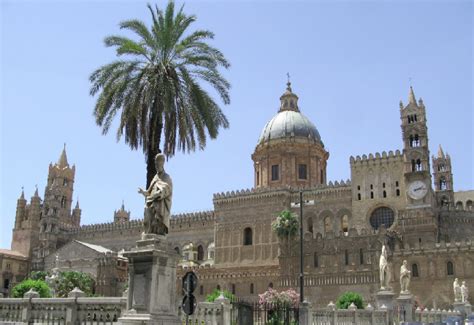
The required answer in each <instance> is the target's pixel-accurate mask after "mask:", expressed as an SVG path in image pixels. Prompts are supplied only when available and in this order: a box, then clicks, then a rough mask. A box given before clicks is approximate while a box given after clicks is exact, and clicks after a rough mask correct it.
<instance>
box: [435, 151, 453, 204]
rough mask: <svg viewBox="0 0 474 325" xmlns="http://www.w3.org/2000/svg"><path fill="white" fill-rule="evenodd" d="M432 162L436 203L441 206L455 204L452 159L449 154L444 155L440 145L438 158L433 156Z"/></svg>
mask: <svg viewBox="0 0 474 325" xmlns="http://www.w3.org/2000/svg"><path fill="white" fill-rule="evenodd" d="M432 160H433V178H434V188H435V193H436V201H437V202H438V204H439V205H440V206H447V205H451V204H454V187H453V173H452V169H451V157H450V156H449V155H448V154H446V155H445V154H444V152H443V148H441V145H440V146H439V149H438V156H437V157H435V156H433V157H432Z"/></svg>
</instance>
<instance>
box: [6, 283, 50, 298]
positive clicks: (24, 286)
mask: <svg viewBox="0 0 474 325" xmlns="http://www.w3.org/2000/svg"><path fill="white" fill-rule="evenodd" d="M30 289H33V290H34V291H36V292H38V293H39V295H40V297H41V298H50V297H51V289H50V288H49V286H48V285H47V284H46V282H44V281H43V280H32V279H26V280H23V281H22V282H20V283H18V284H17V285H16V286H14V287H13V289H12V297H13V298H23V296H24V295H25V293H27V292H28V291H29V290H30Z"/></svg>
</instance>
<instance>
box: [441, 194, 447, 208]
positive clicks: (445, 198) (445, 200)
mask: <svg viewBox="0 0 474 325" xmlns="http://www.w3.org/2000/svg"><path fill="white" fill-rule="evenodd" d="M448 205H449V200H448V198H447V197H446V196H443V197H442V198H441V206H445V207H447V206H448Z"/></svg>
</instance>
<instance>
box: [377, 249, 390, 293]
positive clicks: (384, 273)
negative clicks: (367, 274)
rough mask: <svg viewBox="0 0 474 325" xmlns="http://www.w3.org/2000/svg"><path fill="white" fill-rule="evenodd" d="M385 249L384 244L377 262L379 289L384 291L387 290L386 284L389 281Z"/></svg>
mask: <svg viewBox="0 0 474 325" xmlns="http://www.w3.org/2000/svg"><path fill="white" fill-rule="evenodd" d="M387 259H388V256H387V248H386V247H385V244H383V245H382V254H381V255H380V260H379V271H380V289H382V290H384V289H387V288H389V286H388V283H389V281H390V269H389V266H388V260H387Z"/></svg>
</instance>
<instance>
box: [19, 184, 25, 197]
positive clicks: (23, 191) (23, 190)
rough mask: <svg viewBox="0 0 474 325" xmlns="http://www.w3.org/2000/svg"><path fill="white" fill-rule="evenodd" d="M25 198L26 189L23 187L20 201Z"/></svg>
mask: <svg viewBox="0 0 474 325" xmlns="http://www.w3.org/2000/svg"><path fill="white" fill-rule="evenodd" d="M24 198H25V187H24V186H22V187H21V195H20V199H24Z"/></svg>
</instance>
